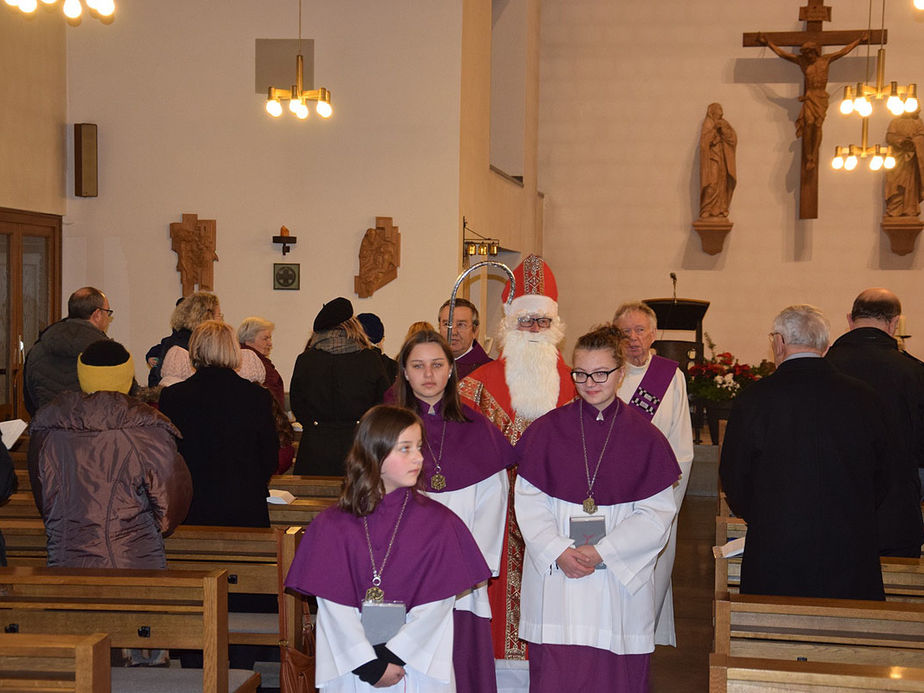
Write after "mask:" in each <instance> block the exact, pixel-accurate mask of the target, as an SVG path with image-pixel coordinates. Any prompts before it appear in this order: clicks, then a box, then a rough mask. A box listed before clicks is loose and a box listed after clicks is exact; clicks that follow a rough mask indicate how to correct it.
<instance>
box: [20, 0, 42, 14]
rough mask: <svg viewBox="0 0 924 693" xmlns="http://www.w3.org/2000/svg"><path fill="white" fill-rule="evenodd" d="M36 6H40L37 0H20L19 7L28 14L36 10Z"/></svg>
mask: <svg viewBox="0 0 924 693" xmlns="http://www.w3.org/2000/svg"><path fill="white" fill-rule="evenodd" d="M36 7H38V2H36V0H19V9H21V10H22V11H23V12H25V13H26V14H31V13H33V12H35V8H36Z"/></svg>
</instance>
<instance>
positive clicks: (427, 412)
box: [397, 330, 513, 693]
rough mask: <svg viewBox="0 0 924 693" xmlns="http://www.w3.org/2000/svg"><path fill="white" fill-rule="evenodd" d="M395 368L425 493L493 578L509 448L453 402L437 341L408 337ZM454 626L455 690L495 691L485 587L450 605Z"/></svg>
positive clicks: (429, 335) (452, 385) (449, 361)
mask: <svg viewBox="0 0 924 693" xmlns="http://www.w3.org/2000/svg"><path fill="white" fill-rule="evenodd" d="M457 365H458V364H457ZM398 366H399V369H400V373H399V381H398V382H399V389H398V393H397V399H398V404H400V405H401V406H404V407H407V408H409V409H411V410H413V411H415V412H417V413H418V414H419V415H420V418H421V420H422V421H423V424H424V433H425V434H426V435H425V437H426V443H425V444H424V446H423V449H422V450H421V452H422V454H423V458H424V461H423V486H424V492H425V493H426V494H427V495H428V496H430V497H431V498H433V499H434V500H436V501H437V502H438V503H442V504H443V505H445V506H446V507H447V508H450V509H451V510H453V511H454V512H455V513H456V515H458V516H459V517H460V518H462V521H463V522H464V523H465V525H466V526H467V527H468V528H469V530H470V531H471V532H472V534H473V535H474V537H475V541H476V542H478V547H479V548H480V549H481V553H482V555H483V556H484V559H485V560H486V561H487V563H488V567H489V568H490V569H491V574H492V575H493V576H495V577H496V576H497V574H498V571H499V569H500V560H501V548H502V547H503V543H504V521H505V518H506V515H507V495H508V491H509V481H508V479H507V472H506V467H508V466H510V465H512V464H513V447H512V446H511V445H510V443H508V442H507V439H506V438H505V437H504V435H503V433H501V432H500V431H499V430H498V429H497V428H496V427H495V426H494V425H493V424H492V423H491V422H490V421H488V420H487V419H486V418H485V417H484V416H483V415H482V414H481V413H479V412H477V411H475V410H474V409H472V408H471V407H468V406H465V405H463V404H462V403H461V402H460V401H459V394H458V392H457V386H458V382H459V380H458V373H457V370H456V368H454V367H453V355H452V351H451V349H450V348H449V344H447V343H446V340H445V339H444V338H443V337H442V336H441V335H439V334H437V333H436V332H433V331H430V330H424V331H421V332H417V333H416V334H414V335H412V336H411V337H409V338H408V340H407V341H406V342H405V343H404V346H403V347H402V348H401V353H400V354H399V355H398ZM454 623H455V646H454V654H453V661H454V663H455V672H456V687H457V690H459V691H461V692H463V693H464V692H471V693H490V692H491V691H496V690H497V676H496V674H495V670H494V654H493V651H492V647H491V605H490V603H489V601H488V588H487V583H482V584H480V585H478V586H477V587H476V588H475V589H473V590H470V591H466V592H465V594H464V595H462V596H460V597H459V598H457V599H456V605H455V615H454Z"/></svg>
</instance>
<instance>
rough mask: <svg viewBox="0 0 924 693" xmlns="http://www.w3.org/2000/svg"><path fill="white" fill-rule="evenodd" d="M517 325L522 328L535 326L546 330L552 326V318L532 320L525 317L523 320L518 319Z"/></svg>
mask: <svg viewBox="0 0 924 693" xmlns="http://www.w3.org/2000/svg"><path fill="white" fill-rule="evenodd" d="M517 325H519V326H520V327H532V326H533V325H539V327H541V328H543V329H545V328H546V327H551V326H552V318H530V317H527V316H524V317H522V318H517Z"/></svg>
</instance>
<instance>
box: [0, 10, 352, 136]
mask: <svg viewBox="0 0 924 693" xmlns="http://www.w3.org/2000/svg"><path fill="white" fill-rule="evenodd" d="M100 1H101V0H96V2H100ZM7 2H9V0H7ZM304 71H305V61H304V58H303V57H302V0H298V55H296V56H295V84H293V85H292V88H291V89H281V88H279V87H270V88H269V94H267V97H266V112H267V113H269V114H270V115H271V116H273V117H274V118H278V117H279V116H281V115H282V102H283V101H288V102H289V111H290V112H291V113H292V115H294V116H295V117H296V118H298V119H300V120H305V119H306V118H307V117H308V113H309V110H308V102H309V101H313V102H315V111H316V112H317V114H318V115H319V116H321V117H322V118H330V117H331V115H332V114H333V112H334V109H333V108H332V107H331V104H330V91H328V90H327V89H325V88H324V87H321V88H320V89H311V90H309V91H305V90H304V89H303V88H302V77H303V74H304Z"/></svg>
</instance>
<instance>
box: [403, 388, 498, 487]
mask: <svg viewBox="0 0 924 693" xmlns="http://www.w3.org/2000/svg"><path fill="white" fill-rule="evenodd" d="M442 408H443V403H442V402H437V403H436V404H435V405H434V407H433V409H434V411H435V412H436V413H435V414H428V413H427V412H428V411H429V410H430V405H429V404H427V403H426V402H422V401H421V400H419V399H418V400H417V413H418V414H419V415H420V418H421V420H422V421H423V422H424V429H425V432H426V437H427V440H426V442H425V443H424V446H423V450H421V452H422V453H423V458H424V463H423V471H422V472H421V474H422V475H423V478H424V485H425V487H426V489H427V493H440V492H443V493H445V492H446V491H458V490H459V489H463V488H468V487H469V486H473V485H474V484H477V483H478V482H479V481H484V480H485V479H487V478H488V477H490V476H492V475H494V474H496V473H497V472H499V471H500V470H502V469H506V468H507V467H510V466H512V465H513V464H514V453H513V446H512V445H510V443H508V442H507V439H506V438H504V434H503V433H501V432H500V430H499V429H498V428H497V426H495V425H494V424H492V423H491V422H490V421H488V420H487V418H485V416H484V415H483V414H481V413H480V412H477V411H475V410H474V409H472V408H471V407H469V406H466V405H464V404H463V405H462V413H463V414H465V416H466V418H468V419H469V421H468V422H467V423H462V422H459V421H443V417H442V414H441V412H442ZM444 423H445V424H446V438H445V440H443V424H444ZM441 440H443V444H442V449H443V454H442V457H441V458H440V467H441V468H442V474H443V476H444V477H445V478H446V488H444V489H441V491H436V490H435V489H433V488H432V487H431V486H430V477H432V476H433V474H434V473H435V472H436V456H437V455H439V454H440V441H441ZM431 451H432V452H431Z"/></svg>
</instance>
